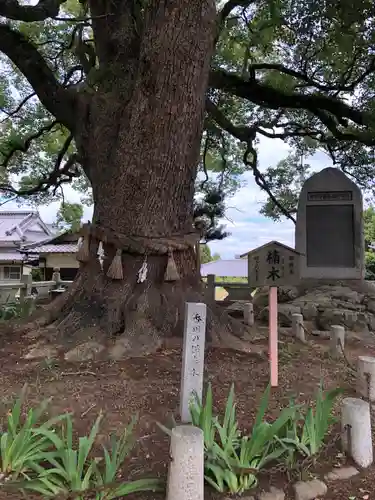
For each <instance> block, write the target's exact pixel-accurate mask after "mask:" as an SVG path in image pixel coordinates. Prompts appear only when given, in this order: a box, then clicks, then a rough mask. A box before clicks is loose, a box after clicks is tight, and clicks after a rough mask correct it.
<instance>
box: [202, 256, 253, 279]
mask: <svg viewBox="0 0 375 500" xmlns="http://www.w3.org/2000/svg"><path fill="white" fill-rule="evenodd" d="M247 273H248V270H247V259H233V260H214V261H212V262H207V264H202V265H201V275H202V276H207V275H208V274H215V275H216V276H230V277H233V278H247Z"/></svg>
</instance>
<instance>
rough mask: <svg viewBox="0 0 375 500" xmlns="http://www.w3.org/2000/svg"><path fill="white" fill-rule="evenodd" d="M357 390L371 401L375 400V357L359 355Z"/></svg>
mask: <svg viewBox="0 0 375 500" xmlns="http://www.w3.org/2000/svg"><path fill="white" fill-rule="evenodd" d="M357 392H358V394H360V395H361V396H362V397H364V398H368V399H369V401H371V402H374V401H375V358H372V357H370V356H359V357H358V364H357Z"/></svg>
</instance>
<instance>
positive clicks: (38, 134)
mask: <svg viewBox="0 0 375 500" xmlns="http://www.w3.org/2000/svg"><path fill="white" fill-rule="evenodd" d="M57 124H58V122H57V121H56V120H54V121H52V122H50V123H47V124H46V125H44V126H43V127H42V128H41V129H39V130H38V131H37V132H35V133H34V134H32V135H29V137H27V138H26V139H25V141H24V142H23V143H22V144H18V145H16V146H15V147H13V148H12V149H11V150H10V151H9V152H7V153H4V152H1V151H0V154H1V155H2V156H3V161H2V163H1V167H3V168H6V167H7V166H8V164H9V162H10V160H11V159H12V158H13V156H14V155H15V153H17V151H19V152H21V153H26V152H27V151H28V149H29V147H30V146H31V143H32V142H33V141H34V140H35V139H38V138H39V137H41V136H42V135H43V134H45V133H46V132H50V131H51V130H52V129H53V127H55V125H57Z"/></svg>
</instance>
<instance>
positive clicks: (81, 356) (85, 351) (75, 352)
mask: <svg viewBox="0 0 375 500" xmlns="http://www.w3.org/2000/svg"><path fill="white" fill-rule="evenodd" d="M104 349H105V347H104V346H102V345H101V344H98V342H94V341H89V342H84V343H83V344H80V345H77V347H74V349H71V350H70V351H68V352H67V353H66V354H65V356H64V358H65V360H66V361H88V360H89V359H94V358H95V356H96V355H97V354H99V353H100V352H102V351H103V350H104Z"/></svg>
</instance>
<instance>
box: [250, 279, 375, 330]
mask: <svg viewBox="0 0 375 500" xmlns="http://www.w3.org/2000/svg"><path fill="white" fill-rule="evenodd" d="M278 300H279V324H280V326H291V322H292V314H294V313H301V314H302V315H303V319H304V321H305V322H310V324H311V326H312V328H311V329H312V330H325V331H328V330H330V327H331V326H332V325H341V326H344V327H345V329H346V330H348V331H354V332H361V333H363V332H373V331H375V284H373V283H372V282H368V281H362V282H361V281H357V280H345V281H337V282H335V283H333V282H332V281H327V283H322V282H320V283H317V282H316V280H305V281H304V282H303V283H301V285H299V286H298V287H280V288H279V290H278ZM253 304H254V312H255V317H256V319H257V320H258V321H262V322H264V323H267V322H268V289H266V287H264V288H261V289H260V290H259V292H258V293H257V294H256V295H255V297H254V300H253Z"/></svg>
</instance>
